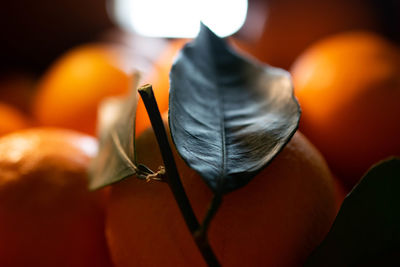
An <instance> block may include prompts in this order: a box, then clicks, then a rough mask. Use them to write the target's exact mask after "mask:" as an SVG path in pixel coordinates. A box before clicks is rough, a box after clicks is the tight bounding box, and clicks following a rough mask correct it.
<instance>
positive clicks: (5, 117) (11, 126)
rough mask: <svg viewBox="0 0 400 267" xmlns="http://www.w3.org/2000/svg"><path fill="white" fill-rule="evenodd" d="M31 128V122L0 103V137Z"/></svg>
mask: <svg viewBox="0 0 400 267" xmlns="http://www.w3.org/2000/svg"><path fill="white" fill-rule="evenodd" d="M30 126H31V120H30V119H29V118H28V117H27V116H26V115H25V114H23V113H22V112H21V111H19V110H18V109H16V108H14V107H13V106H10V105H8V104H6V103H2V102H0V136H1V135H4V134H7V133H11V132H14V131H17V130H21V129H24V128H28V127H30Z"/></svg>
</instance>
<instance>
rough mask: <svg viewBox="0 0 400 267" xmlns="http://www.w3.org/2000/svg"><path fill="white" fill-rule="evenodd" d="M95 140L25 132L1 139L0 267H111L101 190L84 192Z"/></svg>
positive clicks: (50, 132)
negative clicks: (105, 233) (105, 234)
mask: <svg viewBox="0 0 400 267" xmlns="http://www.w3.org/2000/svg"><path fill="white" fill-rule="evenodd" d="M96 151H97V142H96V140H95V139H94V138H92V137H90V136H87V135H84V134H80V133H77V132H73V131H67V130H59V129H49V128H43V129H38V128H35V129H29V130H23V131H19V132H16V133H13V134H9V135H6V136H3V137H1V138H0V218H1V220H0V266H7V267H23V266H41V267H54V266H60V267H61V266H63V267H70V266H75V267H87V266H96V267H110V266H111V263H110V259H109V255H108V251H107V246H106V242H105V236H104V210H103V209H104V201H105V199H104V197H105V196H104V193H105V192H104V191H98V192H89V191H88V189H87V188H88V186H87V183H88V177H87V168H88V165H89V162H90V160H91V158H92V157H93V156H94V154H95V153H96Z"/></svg>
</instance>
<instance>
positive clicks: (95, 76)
mask: <svg viewBox="0 0 400 267" xmlns="http://www.w3.org/2000/svg"><path fill="white" fill-rule="evenodd" d="M126 56H127V55H126V53H125V51H124V50H123V49H122V48H121V47H118V46H116V45H107V44H88V45H83V46H79V47H76V48H74V49H72V50H71V51H69V52H67V53H66V54H64V55H63V56H61V57H60V58H59V59H58V60H57V61H56V62H55V63H54V64H53V65H52V66H50V68H49V69H48V71H47V72H46V73H45V74H44V76H43V78H42V79H41V80H40V81H39V84H38V86H37V92H36V95H35V97H34V100H33V114H34V116H35V117H36V119H37V121H38V123H40V124H41V125H44V126H57V127H63V128H70V129H75V130H78V131H82V132H85V133H88V134H91V135H95V133H96V124H97V109H98V105H99V103H100V102H101V101H102V100H103V99H104V98H106V97H109V96H116V95H123V94H125V93H127V92H128V91H129V89H130V86H131V84H132V83H133V81H132V77H131V73H132V68H131V66H130V65H129V62H127V60H129V58H127V57H126Z"/></svg>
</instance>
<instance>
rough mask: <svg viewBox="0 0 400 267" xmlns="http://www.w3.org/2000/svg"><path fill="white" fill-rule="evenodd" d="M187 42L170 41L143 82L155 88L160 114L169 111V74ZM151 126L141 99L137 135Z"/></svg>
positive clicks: (137, 119)
mask: <svg viewBox="0 0 400 267" xmlns="http://www.w3.org/2000/svg"><path fill="white" fill-rule="evenodd" d="M187 41H188V40H186V39H174V40H172V41H170V43H169V44H168V45H167V47H166V48H165V50H164V51H163V52H162V53H161V55H160V57H159V58H158V59H157V60H156V62H155V63H154V66H153V69H152V71H151V72H150V73H149V75H148V76H147V77H145V79H144V81H143V84H146V83H149V84H151V85H152V86H153V91H154V96H155V97H156V99H157V105H158V108H159V110H160V112H165V111H167V110H168V98H169V72H170V70H171V67H172V64H173V62H174V59H175V57H176V56H177V55H178V53H179V51H180V49H181V48H182V47H183V46H184V45H185V43H186V42H187ZM149 126H150V120H149V117H148V115H147V112H146V108H145V107H144V104H143V101H142V99H139V101H138V106H137V110H136V134H137V135H140V133H141V132H143V131H144V130H146V129H147V128H148V127H149Z"/></svg>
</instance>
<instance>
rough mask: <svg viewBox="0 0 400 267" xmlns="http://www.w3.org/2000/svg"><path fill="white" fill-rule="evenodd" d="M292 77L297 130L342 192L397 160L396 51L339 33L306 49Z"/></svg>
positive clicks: (399, 85)
mask: <svg viewBox="0 0 400 267" xmlns="http://www.w3.org/2000/svg"><path fill="white" fill-rule="evenodd" d="M291 73H292V75H293V83H294V86H295V93H296V96H297V97H298V99H299V102H300V106H301V108H302V110H303V114H302V118H301V123H300V129H301V130H302V131H303V132H304V134H305V135H306V136H307V137H309V138H310V140H311V141H312V142H313V143H314V144H315V145H316V146H317V147H318V148H319V150H320V151H321V152H322V154H323V155H324V156H325V158H326V159H327V162H328V164H329V165H330V167H331V168H332V171H333V172H335V173H336V174H337V175H338V177H339V178H340V179H342V181H343V182H344V184H345V185H347V187H349V188H350V187H351V186H353V185H354V184H355V183H356V182H357V181H358V180H359V179H360V178H361V176H362V175H363V173H364V172H366V171H367V170H368V168H369V167H370V166H371V165H372V164H373V163H375V162H377V161H379V160H381V159H383V158H385V157H388V156H390V155H400V139H399V136H400V124H399V118H398V117H399V114H400V105H399V103H398V102H399V99H400V51H399V48H398V47H395V46H394V45H392V44H391V43H389V42H388V41H386V40H385V39H383V38H381V37H380V36H378V35H375V34H373V33H368V32H349V33H342V34H338V35H334V36H331V37H329V38H326V39H323V40H321V41H319V42H317V43H315V44H314V45H312V46H311V47H309V48H308V49H307V50H306V51H305V52H304V53H303V54H302V55H301V56H300V57H299V58H298V59H297V60H296V62H295V64H294V65H293V67H292V70H291Z"/></svg>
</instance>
